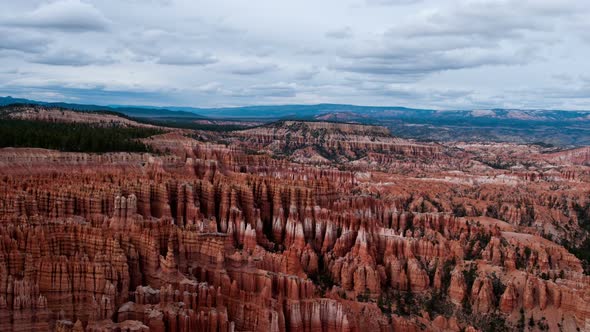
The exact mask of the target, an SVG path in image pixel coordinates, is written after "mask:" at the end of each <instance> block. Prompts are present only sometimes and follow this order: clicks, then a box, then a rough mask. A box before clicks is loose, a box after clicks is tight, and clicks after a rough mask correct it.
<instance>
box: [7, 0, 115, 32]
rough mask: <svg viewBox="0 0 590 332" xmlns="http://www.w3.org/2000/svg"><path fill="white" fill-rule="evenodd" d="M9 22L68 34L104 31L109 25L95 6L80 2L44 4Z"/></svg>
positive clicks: (69, 1)
mask: <svg viewBox="0 0 590 332" xmlns="http://www.w3.org/2000/svg"><path fill="white" fill-rule="evenodd" d="M9 22H10V24H12V25H17V26H25V27H33V28H44V29H56V30H61V31H66V32H83V31H103V30H106V29H107V27H108V25H109V21H108V20H107V19H106V18H105V16H104V15H103V14H102V13H101V12H100V11H99V10H98V9H97V8H96V7H95V6H93V5H92V4H89V3H86V2H82V1H80V0H60V1H56V2H51V3H46V4H42V5H41V6H39V7H38V8H36V9H35V10H33V11H31V12H29V13H26V14H24V15H23V16H20V17H15V18H14V19H11V20H9Z"/></svg>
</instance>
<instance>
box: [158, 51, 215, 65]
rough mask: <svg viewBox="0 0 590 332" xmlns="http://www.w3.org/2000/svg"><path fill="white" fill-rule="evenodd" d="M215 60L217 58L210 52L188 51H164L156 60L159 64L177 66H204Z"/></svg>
mask: <svg viewBox="0 0 590 332" xmlns="http://www.w3.org/2000/svg"><path fill="white" fill-rule="evenodd" d="M217 61H218V60H217V58H216V57H215V56H213V55H211V54H208V53H200V52H190V51H186V52H180V51H164V52H163V53H162V54H160V55H159V56H158V60H157V62H158V63H160V64H165V65H177V66H204V65H209V64H212V63H216V62H217Z"/></svg>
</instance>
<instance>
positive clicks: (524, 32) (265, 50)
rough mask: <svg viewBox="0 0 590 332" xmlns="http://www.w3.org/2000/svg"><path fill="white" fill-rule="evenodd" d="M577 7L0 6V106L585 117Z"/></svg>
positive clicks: (587, 102)
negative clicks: (9, 100)
mask: <svg viewBox="0 0 590 332" xmlns="http://www.w3.org/2000/svg"><path fill="white" fill-rule="evenodd" d="M588 17H590V6H588V3H587V1H584V0H578V1H575V0H485V1H484V0H456V1H450V0H448V1H447V0H350V1H349V0H322V1H317V0H316V1H311V0H299V1H276V0H275V1H271V0H257V1H244V0H232V1H230V0H202V1H189V0H186V1H174V0H101V1H81V0H58V1H55V0H51V1H33V0H21V1H4V2H3V3H2V11H1V12H0V96H5V95H12V96H14V97H21V98H31V99H38V100H49V101H63V102H69V103H92V104H101V105H106V104H125V105H155V106H168V105H178V106H197V107H224V106H243V105H276V104H316V103H338V104H359V105H401V106H408V107H414V108H428V109H487V108H527V109H531V108H532V109H571V110H580V109H584V110H588V109H590V74H589V73H590V62H589V61H588V60H587V59H588V58H590V34H589V33H588V31H590V21H589V20H588V19H587V18H588Z"/></svg>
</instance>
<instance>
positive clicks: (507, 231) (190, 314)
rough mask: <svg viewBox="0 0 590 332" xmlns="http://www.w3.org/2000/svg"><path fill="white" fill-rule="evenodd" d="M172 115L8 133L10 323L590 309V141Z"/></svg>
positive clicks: (146, 327)
mask: <svg viewBox="0 0 590 332" xmlns="http://www.w3.org/2000/svg"><path fill="white" fill-rule="evenodd" d="M52 112H61V111H57V110H54V111H52V110H47V109H46V110H43V111H42V112H40V113H39V112H34V111H31V110H29V109H27V110H25V112H21V113H18V112H17V113H16V114H12V113H11V115H10V116H11V117H13V118H18V119H22V118H26V119H31V120H37V121H38V120H41V121H57V122H59V121H74V122H78V121H80V122H88V121H98V122H99V123H100V125H101V126H103V125H107V126H108V125H116V124H120V125H121V126H144V125H142V124H137V123H136V122H134V121H132V120H129V119H123V118H121V119H118V118H117V117H116V116H115V115H112V114H111V115H108V117H107V118H105V120H104V121H101V120H96V119H95V117H99V116H100V115H96V114H94V115H84V116H82V115H80V116H77V117H74V118H75V120H72V117H71V116H67V115H64V114H65V113H59V114H57V113H56V115H51V114H52ZM66 118H67V119H69V120H66ZM162 130H163V131H164V133H161V134H158V135H154V136H151V137H148V138H141V140H142V142H143V143H144V144H146V145H147V146H149V147H150V149H151V151H153V152H152V153H127V152H117V153H105V154H94V153H75V152H59V151H55V150H45V149H37V148H3V149H0V330H1V331H47V330H56V331H63V332H65V331H93V332H105V331H196V330H197V331H314V332H315V331H478V330H481V331H503V330H504V331H512V330H516V331H518V330H521V331H543V330H550V331H575V330H576V329H580V330H588V329H589V328H590V278H589V277H588V276H587V275H586V274H585V271H586V272H588V270H589V269H588V261H589V257H590V240H588V239H589V237H588V232H589V230H590V148H589V147H585V148H579V149H573V150H563V151H562V150H557V149H555V148H546V147H541V146H536V145H517V144H500V143H494V144H483V143H453V144H450V143H448V144H447V143H445V144H438V143H420V142H416V141H413V140H407V139H400V138H395V137H392V136H391V135H390V134H389V132H388V130H387V129H385V128H382V127H375V126H364V125H359V124H339V123H331V122H300V121H284V122H278V123H273V124H270V125H264V126H259V127H255V128H251V129H245V130H240V131H231V132H212V131H195V130H188V129H187V130H177V129H165V128H163V129H162Z"/></svg>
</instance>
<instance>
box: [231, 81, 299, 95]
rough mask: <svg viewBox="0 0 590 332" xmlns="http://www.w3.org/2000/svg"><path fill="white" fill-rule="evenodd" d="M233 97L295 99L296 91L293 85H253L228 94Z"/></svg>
mask: <svg viewBox="0 0 590 332" xmlns="http://www.w3.org/2000/svg"><path fill="white" fill-rule="evenodd" d="M228 94H229V95H231V96H233V97H252V96H255V97H257V98H269V97H271V98H277V97H288V98H290V97H295V96H296V95H297V90H296V88H295V86H294V85H290V84H284V83H277V84H270V85H254V86H251V87H247V88H242V89H237V90H235V91H231V92H229V93H228Z"/></svg>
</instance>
